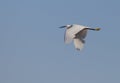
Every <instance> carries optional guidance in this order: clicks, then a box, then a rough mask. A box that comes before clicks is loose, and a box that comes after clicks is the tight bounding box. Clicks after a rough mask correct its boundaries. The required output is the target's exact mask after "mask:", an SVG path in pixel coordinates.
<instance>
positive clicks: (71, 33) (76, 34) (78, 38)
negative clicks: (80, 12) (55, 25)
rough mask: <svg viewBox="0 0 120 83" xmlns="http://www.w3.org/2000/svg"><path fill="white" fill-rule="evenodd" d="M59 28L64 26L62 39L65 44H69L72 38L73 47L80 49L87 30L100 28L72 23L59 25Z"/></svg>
mask: <svg viewBox="0 0 120 83" xmlns="http://www.w3.org/2000/svg"><path fill="white" fill-rule="evenodd" d="M59 28H66V32H65V36H64V41H65V43H66V44H69V43H70V42H71V41H72V40H73V41H74V45H75V48H76V49H77V50H81V49H82V48H83V46H84V43H85V40H84V38H85V37H86V35H87V31H88V30H94V31H99V30H100V28H90V27H87V26H83V25H78V24H73V25H66V26H61V27H59Z"/></svg>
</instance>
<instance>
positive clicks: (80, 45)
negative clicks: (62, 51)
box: [74, 38, 85, 50]
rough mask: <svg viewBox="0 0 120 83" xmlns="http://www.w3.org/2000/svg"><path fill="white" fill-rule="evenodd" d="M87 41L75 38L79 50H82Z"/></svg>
mask: <svg viewBox="0 0 120 83" xmlns="http://www.w3.org/2000/svg"><path fill="white" fill-rule="evenodd" d="M84 43H85V41H84V40H82V39H79V38H75V39H74V45H75V48H76V49H77V50H82V48H83V46H84Z"/></svg>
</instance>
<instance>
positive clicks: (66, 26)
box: [59, 25, 71, 28]
mask: <svg viewBox="0 0 120 83" xmlns="http://www.w3.org/2000/svg"><path fill="white" fill-rule="evenodd" d="M70 26H71V25H65V26H61V27H59V28H68V27H70Z"/></svg>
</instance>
